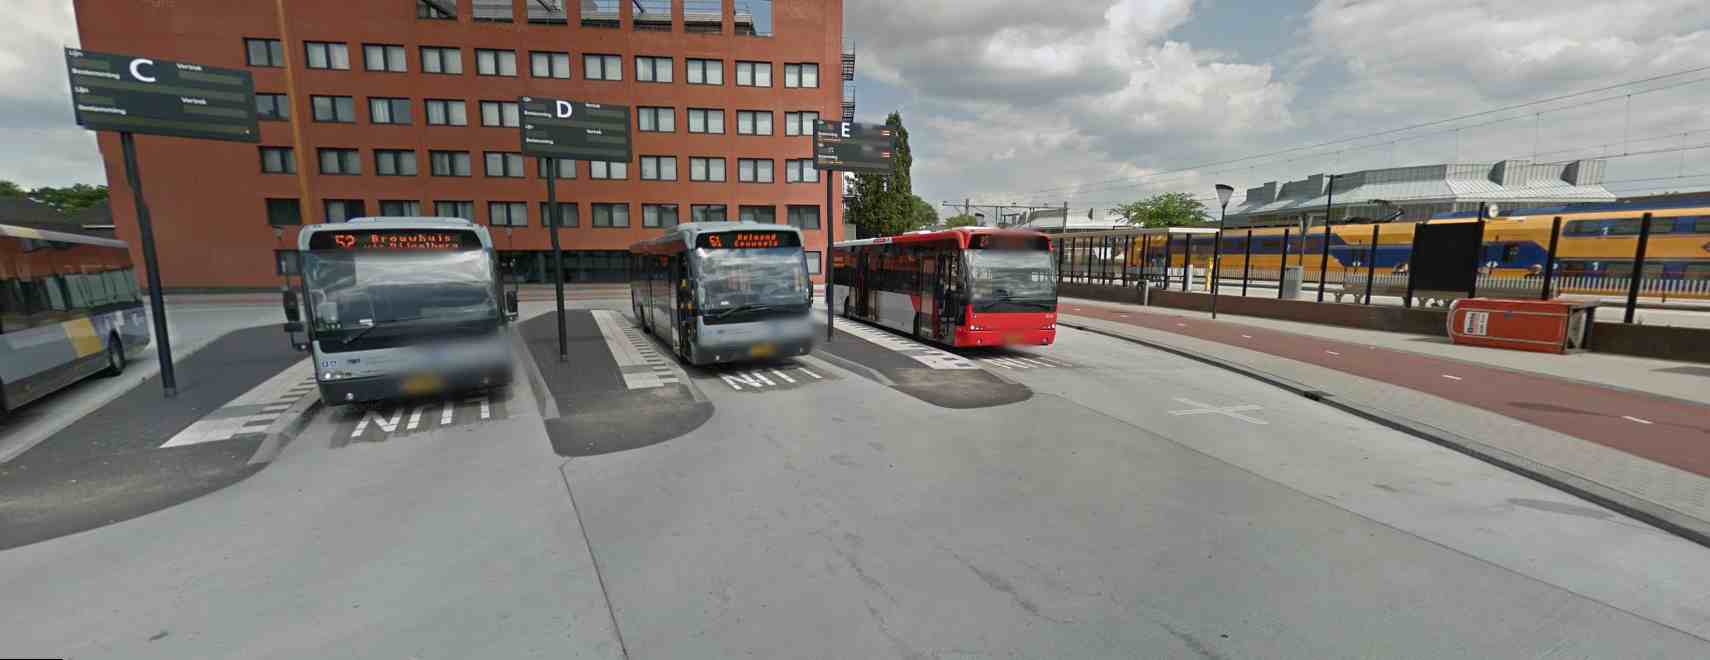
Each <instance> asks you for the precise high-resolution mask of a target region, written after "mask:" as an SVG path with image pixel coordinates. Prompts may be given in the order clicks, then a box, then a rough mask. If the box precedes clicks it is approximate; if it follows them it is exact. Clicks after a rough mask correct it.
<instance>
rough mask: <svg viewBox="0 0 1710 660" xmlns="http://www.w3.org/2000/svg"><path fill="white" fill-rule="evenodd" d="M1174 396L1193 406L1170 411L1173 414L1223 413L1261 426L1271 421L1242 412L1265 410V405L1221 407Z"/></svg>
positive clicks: (1177, 399)
mask: <svg viewBox="0 0 1710 660" xmlns="http://www.w3.org/2000/svg"><path fill="white" fill-rule="evenodd" d="M1172 398H1174V399H1175V400H1176V401H1180V402H1181V403H1184V404H1187V405H1190V406H1193V408H1189V409H1187V410H1171V411H1170V414H1171V415H1176V416H1182V415H1208V414H1209V415H1223V416H1225V417H1233V418H1235V419H1239V420H1241V421H1243V422H1247V423H1249V424H1258V425H1260V426H1265V425H1267V424H1269V422H1266V421H1265V420H1262V419H1257V418H1253V417H1248V416H1246V415H1242V414H1240V413H1244V412H1252V411H1254V410H1264V409H1265V408H1264V406H1255V405H1244V406H1225V407H1222V408H1219V407H1217V406H1213V405H1211V404H1207V403H1200V402H1198V401H1194V400H1193V399H1183V398H1181V397H1172Z"/></svg>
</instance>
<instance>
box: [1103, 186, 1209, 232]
mask: <svg viewBox="0 0 1710 660" xmlns="http://www.w3.org/2000/svg"><path fill="white" fill-rule="evenodd" d="M1116 212H1117V213H1118V214H1120V215H1121V216H1122V221H1123V222H1126V223H1128V224H1131V225H1136V226H1140V227H1182V226H1190V225H1202V224H1205V223H1207V222H1210V221H1211V214H1210V213H1207V212H1206V210H1205V205H1204V204H1201V203H1200V201H1199V200H1197V199H1194V197H1193V195H1189V194H1187V193H1180V192H1172V193H1162V194H1158V195H1153V196H1151V197H1148V198H1146V199H1142V200H1140V201H1137V202H1130V203H1127V204H1123V205H1121V206H1118V207H1116Z"/></svg>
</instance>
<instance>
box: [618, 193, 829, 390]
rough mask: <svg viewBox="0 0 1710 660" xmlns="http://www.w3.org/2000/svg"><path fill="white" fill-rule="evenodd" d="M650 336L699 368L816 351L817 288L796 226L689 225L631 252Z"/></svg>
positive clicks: (638, 311) (633, 292)
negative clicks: (809, 274) (814, 321)
mask: <svg viewBox="0 0 1710 660" xmlns="http://www.w3.org/2000/svg"><path fill="white" fill-rule="evenodd" d="M629 251H630V269H629V272H630V276H629V291H630V302H631V304H632V305H633V306H634V311H635V318H636V321H637V322H638V323H640V324H641V327H642V329H643V330H645V331H647V332H648V333H650V334H653V335H655V336H658V337H660V338H661V339H663V340H664V341H665V343H666V344H667V345H669V346H670V347H671V349H672V350H673V351H675V352H676V353H677V356H678V357H679V358H682V360H683V361H684V362H687V363H689V364H694V365H703V364H713V363H724V362H740V361H746V360H758V359H766V358H775V357H787V356H792V355H806V354H807V353H808V352H809V351H812V350H813V335H814V332H813V319H812V317H811V316H810V315H811V314H812V310H811V308H812V304H811V303H812V302H813V284H812V282H811V281H810V280H809V279H808V269H807V259H806V256H805V255H804V253H803V252H802V233H801V231H800V230H798V229H796V228H795V227H789V226H783V225H772V224H763V223H756V222H715V223H688V224H682V225H678V226H676V227H674V228H671V229H668V230H666V231H665V235H664V236H661V237H659V238H656V239H653V240H650V241H642V242H640V243H636V244H635V245H633V246H630V248H629Z"/></svg>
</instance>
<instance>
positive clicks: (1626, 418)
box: [1621, 415, 1656, 424]
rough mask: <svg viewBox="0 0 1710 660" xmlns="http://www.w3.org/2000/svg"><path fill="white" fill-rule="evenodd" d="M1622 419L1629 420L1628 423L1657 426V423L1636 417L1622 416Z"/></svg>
mask: <svg viewBox="0 0 1710 660" xmlns="http://www.w3.org/2000/svg"><path fill="white" fill-rule="evenodd" d="M1621 418H1622V419H1625V420H1628V421H1633V422H1638V423H1640V424H1655V423H1656V422H1653V421H1651V420H1648V419H1642V418H1638V417H1634V416H1632V415H1622V416H1621Z"/></svg>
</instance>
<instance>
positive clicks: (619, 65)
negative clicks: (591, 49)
mask: <svg viewBox="0 0 1710 660" xmlns="http://www.w3.org/2000/svg"><path fill="white" fill-rule="evenodd" d="M582 77H584V78H587V79H588V80H623V58H622V57H618V56H617V55H600V54H595V53H588V54H586V55H583V56H582Z"/></svg>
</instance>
